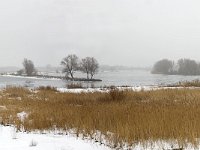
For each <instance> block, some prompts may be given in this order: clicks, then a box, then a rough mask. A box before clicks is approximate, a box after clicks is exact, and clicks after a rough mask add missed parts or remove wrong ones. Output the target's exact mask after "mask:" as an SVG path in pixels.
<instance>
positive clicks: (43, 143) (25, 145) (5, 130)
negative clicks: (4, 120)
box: [0, 126, 109, 150]
mask: <svg viewBox="0 0 200 150" xmlns="http://www.w3.org/2000/svg"><path fill="white" fill-rule="evenodd" d="M29 149H30V150H109V148H107V147H105V146H100V145H99V144H98V143H93V142H91V141H86V140H80V139H77V138H75V137H72V136H68V135H64V136H63V135H53V134H26V133H21V132H19V133H16V132H15V129H14V128H13V127H4V126H0V150H29Z"/></svg>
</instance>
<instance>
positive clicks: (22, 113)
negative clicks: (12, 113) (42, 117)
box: [17, 111, 28, 122]
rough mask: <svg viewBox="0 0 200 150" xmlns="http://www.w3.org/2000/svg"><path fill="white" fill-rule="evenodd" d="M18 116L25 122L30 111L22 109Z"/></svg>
mask: <svg viewBox="0 0 200 150" xmlns="http://www.w3.org/2000/svg"><path fill="white" fill-rule="evenodd" d="M17 117H18V118H19V119H20V120H21V121H22V122H24V120H25V119H26V118H27V117H28V113H26V112H24V111H22V112H20V113H18V114H17Z"/></svg>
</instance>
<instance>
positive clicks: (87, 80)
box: [2, 74, 102, 82]
mask: <svg viewBox="0 0 200 150" xmlns="http://www.w3.org/2000/svg"><path fill="white" fill-rule="evenodd" d="M2 76H13V77H23V78H42V79H60V80H66V81H80V82H101V81H102V80H101V79H86V78H74V79H72V78H69V77H67V78H66V77H64V76H53V75H34V76H23V75H17V74H2Z"/></svg>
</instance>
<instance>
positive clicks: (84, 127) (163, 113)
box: [0, 88, 200, 146]
mask: <svg viewBox="0 0 200 150" xmlns="http://www.w3.org/2000/svg"><path fill="white" fill-rule="evenodd" d="M0 95H1V96H0V106H1V107H2V108H4V109H0V116H1V117H2V119H0V120H2V123H3V124H16V125H17V126H18V128H19V129H20V126H21V125H23V126H24V128H25V130H27V131H31V130H35V129H41V130H43V129H52V128H53V127H55V126H56V127H57V128H61V129H63V130H65V131H67V130H68V129H75V132H76V134H77V135H79V134H82V135H84V136H85V137H90V138H92V139H96V140H97V141H99V142H101V141H102V138H101V137H102V136H105V137H104V138H105V139H106V140H107V141H109V143H110V144H111V146H118V145H121V146H122V144H123V143H125V142H126V143H129V144H130V145H134V144H136V143H138V142H144V141H157V140H178V142H179V143H180V145H181V146H184V144H187V143H192V144H194V145H197V144H198V141H197V138H199V137H200V91H199V90H197V89H193V90H189V89H166V90H157V91H141V92H134V91H128V90H127V91H119V90H116V89H113V90H111V91H110V92H108V93H106V92H105V93H99V92H96V93H80V94H73V93H59V92H57V91H56V90H51V89H50V88H47V89H46V88H40V90H38V91H37V92H36V91H29V90H27V89H24V88H8V89H5V90H4V91H2V92H1V93H0ZM20 98H21V99H20ZM22 111H25V112H27V113H28V114H29V115H28V117H27V118H26V119H25V120H24V121H22V120H20V119H19V118H17V113H19V112H22ZM96 131H100V132H101V134H100V135H98V136H97V135H96V134H95V133H96Z"/></svg>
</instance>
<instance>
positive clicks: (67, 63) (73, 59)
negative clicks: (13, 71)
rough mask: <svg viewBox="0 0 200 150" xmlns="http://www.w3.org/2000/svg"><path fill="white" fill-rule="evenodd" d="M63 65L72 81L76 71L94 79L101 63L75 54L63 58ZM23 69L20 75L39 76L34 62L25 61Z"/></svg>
mask: <svg viewBox="0 0 200 150" xmlns="http://www.w3.org/2000/svg"><path fill="white" fill-rule="evenodd" d="M61 65H62V66H63V73H65V74H66V77H67V78H69V76H70V77H71V79H74V73H75V72H76V71H81V72H83V73H86V74H87V79H93V77H94V75H95V74H96V73H97V72H98V69H99V63H98V62H97V60H96V59H95V58H94V57H86V58H83V59H81V60H80V59H79V58H78V57H77V56H76V55H75V54H71V55H68V56H67V57H65V58H63V60H62V61H61ZM23 67H24V68H23V69H21V70H19V71H18V75H22V74H24V75H27V76H34V75H37V70H36V69H35V66H34V63H33V61H31V60H28V59H26V58H25V59H24V61H23Z"/></svg>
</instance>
